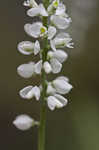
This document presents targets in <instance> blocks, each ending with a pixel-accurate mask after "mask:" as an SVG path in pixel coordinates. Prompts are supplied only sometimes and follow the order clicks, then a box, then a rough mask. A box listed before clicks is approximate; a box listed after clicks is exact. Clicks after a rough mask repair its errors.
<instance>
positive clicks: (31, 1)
mask: <svg viewBox="0 0 99 150" xmlns="http://www.w3.org/2000/svg"><path fill="white" fill-rule="evenodd" d="M30 6H31V7H38V4H37V3H36V1H35V0H30Z"/></svg>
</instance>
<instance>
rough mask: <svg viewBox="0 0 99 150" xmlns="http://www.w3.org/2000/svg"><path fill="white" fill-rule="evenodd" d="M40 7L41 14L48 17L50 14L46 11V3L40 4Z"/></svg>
mask: <svg viewBox="0 0 99 150" xmlns="http://www.w3.org/2000/svg"><path fill="white" fill-rule="evenodd" d="M39 8H40V15H42V16H45V17H47V16H48V13H47V11H46V9H45V7H44V5H43V4H40V5H39Z"/></svg>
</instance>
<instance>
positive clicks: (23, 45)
mask: <svg viewBox="0 0 99 150" xmlns="http://www.w3.org/2000/svg"><path fill="white" fill-rule="evenodd" d="M33 48H34V43H32V42H30V41H22V42H20V43H19V44H18V50H19V52H20V53H22V54H24V55H30V54H32V53H33Z"/></svg>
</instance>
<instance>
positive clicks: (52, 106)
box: [47, 96, 63, 111]
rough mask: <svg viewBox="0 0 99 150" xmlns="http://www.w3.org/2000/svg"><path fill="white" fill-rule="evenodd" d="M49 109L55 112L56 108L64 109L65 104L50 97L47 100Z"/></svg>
mask: <svg viewBox="0 0 99 150" xmlns="http://www.w3.org/2000/svg"><path fill="white" fill-rule="evenodd" d="M47 103H48V107H49V109H50V110H52V111H53V110H54V109H55V108H62V107H63V104H62V103H61V102H60V101H59V100H58V99H57V98H56V97H54V96H49V97H48V98H47Z"/></svg>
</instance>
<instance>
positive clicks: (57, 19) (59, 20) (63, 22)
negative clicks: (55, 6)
mask: <svg viewBox="0 0 99 150" xmlns="http://www.w3.org/2000/svg"><path fill="white" fill-rule="evenodd" d="M50 19H51V22H52V23H53V24H54V25H55V26H56V27H57V28H58V29H67V28H68V27H69V25H70V23H71V18H65V17H62V16H57V15H52V16H51V18H50Z"/></svg>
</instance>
